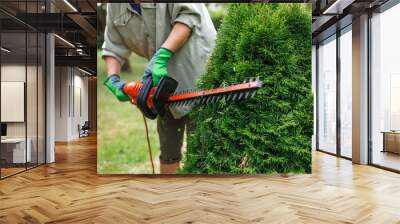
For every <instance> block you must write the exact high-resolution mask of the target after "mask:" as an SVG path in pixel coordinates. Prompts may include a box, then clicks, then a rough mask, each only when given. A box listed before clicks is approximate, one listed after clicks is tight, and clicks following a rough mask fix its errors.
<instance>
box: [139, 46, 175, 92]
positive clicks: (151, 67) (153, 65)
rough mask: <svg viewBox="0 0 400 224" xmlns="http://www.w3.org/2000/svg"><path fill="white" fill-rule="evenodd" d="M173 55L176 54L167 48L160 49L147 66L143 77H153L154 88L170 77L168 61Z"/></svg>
mask: <svg viewBox="0 0 400 224" xmlns="http://www.w3.org/2000/svg"><path fill="white" fill-rule="evenodd" d="M173 55H174V53H173V52H172V51H170V50H168V49H167V48H160V49H158V51H157V52H156V53H155V54H154V55H153V57H152V58H151V60H150V61H149V63H148V64H147V66H146V69H145V70H144V75H143V77H147V76H151V77H152V79H153V86H157V85H158V82H159V81H160V79H161V78H162V77H164V76H167V75H168V71H167V66H168V61H169V59H171V58H172V56H173Z"/></svg>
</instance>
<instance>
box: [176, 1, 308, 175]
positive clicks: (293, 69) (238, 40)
mask: <svg viewBox="0 0 400 224" xmlns="http://www.w3.org/2000/svg"><path fill="white" fill-rule="evenodd" d="M256 76H259V77H260V78H261V80H263V81H264V87H263V88H262V89H260V90H259V91H258V92H257V95H256V96H255V97H254V98H252V99H249V100H243V101H241V102H235V103H223V102H220V103H216V104H210V105H206V106H198V107H195V108H194V109H193V111H192V113H191V114H190V116H191V117H192V119H193V121H194V124H195V127H196V128H195V130H194V131H193V133H191V134H190V135H189V136H188V140H187V141H188V142H187V154H186V158H185V161H184V167H183V168H182V171H181V172H182V173H210V174H218V173H237V174H238V173H276V172H278V173H311V136H312V133H313V96H312V92H311V11H310V7H308V6H306V5H305V4H233V5H231V6H230V8H229V10H228V14H227V15H226V16H225V17H224V19H223V22H222V25H221V28H220V30H219V32H218V38H217V45H216V48H215V50H214V52H213V54H212V56H211V58H210V63H209V65H208V67H207V71H206V74H204V75H203V76H202V78H201V79H200V81H199V87H201V88H205V89H209V88H215V87H219V86H221V85H229V84H235V83H240V82H242V81H243V80H244V79H246V78H250V77H256Z"/></svg>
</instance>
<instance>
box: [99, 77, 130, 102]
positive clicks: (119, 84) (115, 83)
mask: <svg viewBox="0 0 400 224" xmlns="http://www.w3.org/2000/svg"><path fill="white" fill-rule="evenodd" d="M104 85H105V86H107V88H108V89H109V90H110V91H111V92H112V93H113V94H114V96H116V97H117V99H118V100H119V101H121V102H123V101H129V96H128V95H126V94H125V93H124V91H123V88H124V85H125V81H122V80H121V79H120V78H119V75H117V74H114V75H111V76H110V77H108V78H107V80H106V81H105V82H104Z"/></svg>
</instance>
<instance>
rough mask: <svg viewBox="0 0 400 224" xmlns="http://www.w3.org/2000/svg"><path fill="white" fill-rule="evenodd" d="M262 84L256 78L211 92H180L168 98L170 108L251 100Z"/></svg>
mask: <svg viewBox="0 0 400 224" xmlns="http://www.w3.org/2000/svg"><path fill="white" fill-rule="evenodd" d="M262 85H263V82H262V81H261V80H260V79H259V77H257V78H250V79H249V80H245V81H244V82H243V83H241V84H236V85H231V86H226V87H221V88H217V89H211V90H199V91H182V92H179V93H175V94H174V95H172V96H170V97H169V98H168V104H169V105H170V106H172V107H179V106H187V105H198V104H207V103H215V102H220V101H225V102H231V101H238V100H243V99H248V98H252V97H254V96H255V94H256V92H257V90H258V89H259V88H261V87H262Z"/></svg>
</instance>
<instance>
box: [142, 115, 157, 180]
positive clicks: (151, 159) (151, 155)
mask: <svg viewBox="0 0 400 224" xmlns="http://www.w3.org/2000/svg"><path fill="white" fill-rule="evenodd" d="M143 121H144V126H145V128H146V138H147V148H148V150H149V157H150V162H151V168H152V170H153V174H155V171H154V162H153V153H152V152H151V145H150V138H149V128H148V127H147V121H146V117H145V116H144V115H143Z"/></svg>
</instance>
